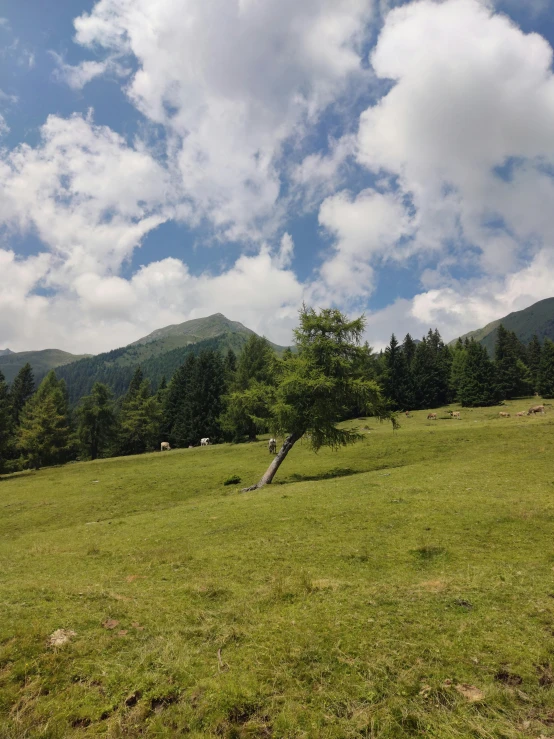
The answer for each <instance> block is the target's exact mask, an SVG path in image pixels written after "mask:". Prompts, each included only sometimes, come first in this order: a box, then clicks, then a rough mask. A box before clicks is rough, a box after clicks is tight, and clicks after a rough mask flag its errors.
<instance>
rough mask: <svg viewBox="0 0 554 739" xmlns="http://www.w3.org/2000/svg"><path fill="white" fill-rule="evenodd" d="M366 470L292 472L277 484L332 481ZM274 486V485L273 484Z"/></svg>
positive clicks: (340, 468)
mask: <svg viewBox="0 0 554 739" xmlns="http://www.w3.org/2000/svg"><path fill="white" fill-rule="evenodd" d="M364 472H367V470H353V469H352V468H351V467H335V468H333V469H332V470H327V471H326V472H322V473H320V474H319V475H300V474H298V472H294V473H293V474H292V475H289V476H288V477H286V478H285V479H284V480H279V481H278V483H277V484H279V485H286V484H287V483H291V482H313V481H315V480H332V479H333V478H334V477H350V475H361V474H363V473H364ZM274 484H275V483H274Z"/></svg>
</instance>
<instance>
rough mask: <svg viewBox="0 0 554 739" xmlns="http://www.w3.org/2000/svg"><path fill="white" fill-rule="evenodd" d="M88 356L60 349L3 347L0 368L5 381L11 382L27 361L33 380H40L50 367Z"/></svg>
mask: <svg viewBox="0 0 554 739" xmlns="http://www.w3.org/2000/svg"><path fill="white" fill-rule="evenodd" d="M6 351H7V352H8V354H6V353H5V352H6ZM88 356H90V355H88V354H81V355H77V354H70V353H69V352H63V351H61V349H43V350H42V351H38V352H10V350H9V349H5V350H3V351H2V352H0V370H1V371H2V372H3V374H4V377H5V378H6V380H7V382H13V379H14V378H15V376H16V375H17V373H18V372H19V370H20V369H21V368H22V367H23V366H24V365H25V364H27V362H28V363H29V364H30V365H31V367H32V368H33V372H34V374H35V380H37V381H40V380H41V379H42V378H43V377H44V375H45V374H46V373H47V372H50V370H51V369H57V368H58V367H62V366H63V365H66V364H70V363H71V362H77V361H79V360H82V359H83V358H85V357H88Z"/></svg>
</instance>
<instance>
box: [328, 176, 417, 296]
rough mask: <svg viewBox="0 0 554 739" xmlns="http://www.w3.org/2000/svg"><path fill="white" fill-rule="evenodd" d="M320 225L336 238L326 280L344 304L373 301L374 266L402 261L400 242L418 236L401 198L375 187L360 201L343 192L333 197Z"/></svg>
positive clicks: (357, 197) (358, 196)
mask: <svg viewBox="0 0 554 739" xmlns="http://www.w3.org/2000/svg"><path fill="white" fill-rule="evenodd" d="M319 223H320V224H321V225H322V226H323V227H324V228H325V229H326V230H327V231H328V232H329V233H330V234H331V235H332V236H333V237H334V243H333V254H332V256H331V257H330V258H329V259H327V260H326V261H325V263H324V264H323V266H322V268H321V270H320V272H321V276H322V278H323V281H324V282H325V284H326V285H327V286H328V287H329V288H330V290H331V292H332V293H333V294H334V298H335V300H338V301H340V302H344V301H346V302H347V301H348V299H351V298H360V297H363V296H369V295H370V294H371V292H372V291H373V287H374V284H373V282H374V280H373V270H372V268H371V264H372V263H375V262H376V261H378V260H379V261H383V260H384V259H387V258H389V259H394V258H395V257H396V258H399V257H400V256H401V255H402V254H403V251H404V250H403V248H402V247H401V246H400V245H399V242H400V240H401V239H402V238H403V237H406V236H408V235H409V234H410V233H411V231H412V225H411V219H410V217H409V215H408V213H407V212H406V209H405V207H404V205H403V203H402V201H401V199H400V198H399V197H398V196H397V195H395V194H393V193H386V194H382V193H379V192H377V191H376V190H374V189H371V188H370V189H366V190H363V191H362V192H360V193H358V195H357V196H355V197H354V196H352V194H351V193H349V192H346V191H343V192H340V193H338V194H337V195H334V196H332V197H330V198H327V199H326V200H325V201H324V202H323V203H322V205H321V208H320V210H319Z"/></svg>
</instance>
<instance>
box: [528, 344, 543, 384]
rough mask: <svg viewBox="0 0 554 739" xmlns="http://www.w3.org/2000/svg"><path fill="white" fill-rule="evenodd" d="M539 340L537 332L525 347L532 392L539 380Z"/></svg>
mask: <svg viewBox="0 0 554 739" xmlns="http://www.w3.org/2000/svg"><path fill="white" fill-rule="evenodd" d="M541 350H542V347H541V342H540V341H539V337H538V336H537V334H535V335H534V336H533V338H532V339H531V341H530V342H529V346H528V347H527V366H528V368H529V375H530V382H531V387H532V390H533V392H535V391H536V390H537V387H538V381H539V370H540V366H541Z"/></svg>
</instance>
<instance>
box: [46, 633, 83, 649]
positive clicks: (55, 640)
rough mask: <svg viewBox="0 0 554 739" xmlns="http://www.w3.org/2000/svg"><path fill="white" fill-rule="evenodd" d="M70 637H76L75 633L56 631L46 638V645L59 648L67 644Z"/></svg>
mask: <svg viewBox="0 0 554 739" xmlns="http://www.w3.org/2000/svg"><path fill="white" fill-rule="evenodd" d="M72 636H77V633H76V632H75V631H72V630H71V629H57V630H56V631H54V633H53V634H50V636H49V637H48V644H49V645H50V646H51V647H61V646H63V645H64V644H67V642H68V641H69V640H70V639H71V637H72Z"/></svg>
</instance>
